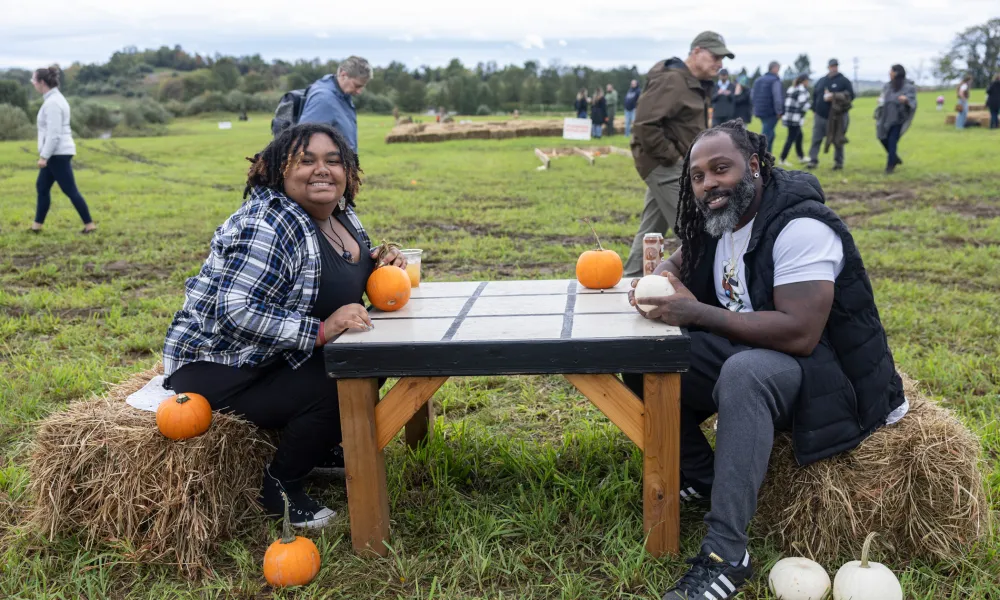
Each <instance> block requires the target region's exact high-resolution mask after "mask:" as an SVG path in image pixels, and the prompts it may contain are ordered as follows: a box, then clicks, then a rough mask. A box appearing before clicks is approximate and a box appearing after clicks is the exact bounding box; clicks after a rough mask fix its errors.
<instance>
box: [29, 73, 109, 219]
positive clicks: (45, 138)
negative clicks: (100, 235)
mask: <svg viewBox="0 0 1000 600" xmlns="http://www.w3.org/2000/svg"><path fill="white" fill-rule="evenodd" d="M31 84H32V85H33V86H35V90H37V91H38V93H39V94H41V95H42V98H43V101H42V107H41V108H40V109H39V110H38V122H37V126H38V179H37V181H36V182H35V191H36V192H37V193H38V201H37V203H36V205H35V222H34V223H33V224H32V225H31V231H32V232H33V233H41V231H42V225H43V224H44V223H45V217H46V215H48V213H49V206H50V205H51V203H52V196H51V194H50V192H51V191H52V184H54V183H58V184H59V189H61V190H62V191H63V193H64V194H66V195H67V196H69V199H70V202H72V203H73V208H75V209H76V212H77V214H79V215H80V219H81V220H82V221H83V230H82V231H81V233H90V232H92V231H94V230H95V229H97V225H95V224H94V221H93V220H92V219H91V218H90V209H89V208H87V202H86V200H84V199H83V196H82V195H81V194H80V190H78V189H77V188H76V179H75V178H74V177H73V165H72V161H73V156H74V155H76V144H75V143H74V142H73V131H72V130H71V129H70V125H69V103H68V102H66V98H65V97H63V95H62V92H60V91H59V67H56V66H52V67H48V68H43V69H38V70H36V71H35V74H34V75H33V76H32V77H31Z"/></svg>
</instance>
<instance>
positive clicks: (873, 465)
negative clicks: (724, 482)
mask: <svg viewBox="0 0 1000 600" xmlns="http://www.w3.org/2000/svg"><path fill="white" fill-rule="evenodd" d="M904 386H905V389H906V396H907V399H908V400H909V402H910V411H909V413H908V414H907V415H906V416H905V417H904V418H903V420H902V421H900V422H898V423H896V424H894V425H891V426H888V427H883V428H881V429H879V430H878V431H876V432H875V433H874V434H872V435H871V436H870V437H869V438H868V439H866V440H865V441H864V442H862V443H861V444H860V445H859V446H858V447H857V448H855V449H854V450H852V451H850V452H847V453H844V454H840V455H838V456H835V457H833V458H831V459H828V460H823V461H819V462H817V463H814V464H811V465H809V466H807V467H799V466H798V465H797V464H796V463H795V458H794V456H793V453H792V447H791V439H790V437H789V436H788V435H781V436H779V437H778V438H777V439H776V440H775V444H774V449H773V450H772V452H771V463H770V466H769V469H768V474H767V479H766V480H765V482H764V486H763V487H762V488H761V493H760V497H759V499H758V509H757V517H756V519H755V521H754V533H756V534H762V535H765V536H773V537H775V538H776V539H777V541H778V542H779V544H780V546H781V547H782V548H783V549H784V550H785V551H786V552H789V553H795V554H799V555H805V556H810V557H813V558H814V559H816V560H819V561H827V562H831V561H833V560H834V559H836V558H843V557H846V556H848V555H853V554H856V553H857V549H858V547H859V544H860V541H861V540H863V539H864V538H865V535H866V534H867V533H868V532H870V531H878V532H879V534H880V535H879V536H878V537H876V538H875V543H876V545H881V546H882V550H887V551H888V550H891V551H892V552H893V553H894V554H895V555H896V556H900V557H908V558H909V557H922V558H928V559H932V560H934V559H937V560H954V559H956V558H958V557H962V556H965V555H966V554H967V553H968V551H969V547H970V546H971V545H972V544H973V543H974V542H976V541H978V540H979V539H981V538H983V537H984V536H985V535H987V534H988V532H989V530H990V527H989V519H990V505H989V501H988V498H987V494H986V490H985V487H984V480H983V471H982V468H981V467H982V462H981V460H982V457H981V446H980V443H979V440H978V439H977V438H976V436H975V435H974V434H973V433H972V432H970V431H969V430H968V428H966V427H965V426H964V425H963V424H962V423H961V422H960V421H959V420H958V419H956V418H955V417H954V416H953V415H952V414H951V413H950V412H949V411H948V410H947V409H945V408H943V407H942V406H940V405H938V404H937V403H935V402H933V401H931V400H929V399H927V398H925V397H924V396H923V395H921V394H920V393H919V392H918V390H917V389H916V386H915V385H914V383H913V382H912V381H910V380H908V379H906V378H905V377H904Z"/></svg>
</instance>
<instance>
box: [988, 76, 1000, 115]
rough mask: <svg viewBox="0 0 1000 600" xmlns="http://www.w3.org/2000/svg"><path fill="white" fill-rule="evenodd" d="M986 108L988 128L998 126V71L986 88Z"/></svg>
mask: <svg viewBox="0 0 1000 600" xmlns="http://www.w3.org/2000/svg"><path fill="white" fill-rule="evenodd" d="M986 108H988V109H990V129H996V128H998V127H1000V73H997V74H996V75H994V76H993V83H991V84H990V87H988V88H986Z"/></svg>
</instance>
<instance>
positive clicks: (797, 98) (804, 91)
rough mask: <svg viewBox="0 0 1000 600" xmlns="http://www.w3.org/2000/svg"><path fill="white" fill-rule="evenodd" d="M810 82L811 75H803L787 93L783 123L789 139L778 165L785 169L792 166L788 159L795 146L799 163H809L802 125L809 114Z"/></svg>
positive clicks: (793, 83)
mask: <svg viewBox="0 0 1000 600" xmlns="http://www.w3.org/2000/svg"><path fill="white" fill-rule="evenodd" d="M808 82H809V74H808V73H802V74H801V75H799V76H798V77H796V78H795V81H793V82H792V85H791V87H789V88H788V91H786V92H785V116H784V117H783V118H782V119H781V122H782V123H784V124H785V127H787V128H788V139H786V140H785V147H784V149H783V150H782V151H781V161H780V162H779V163H778V164H780V165H781V166H783V167H790V166H792V165H791V163H789V162H788V161H787V160H785V159H786V158H788V151H789V150H791V149H792V144H795V153H796V154H798V155H799V162H801V163H807V162H809V161H808V160H806V158H805V153H804V152H802V125H803V123H805V120H806V114H807V113H808V112H809V106H810V104H809V89H808V88H807V87H806V83H808Z"/></svg>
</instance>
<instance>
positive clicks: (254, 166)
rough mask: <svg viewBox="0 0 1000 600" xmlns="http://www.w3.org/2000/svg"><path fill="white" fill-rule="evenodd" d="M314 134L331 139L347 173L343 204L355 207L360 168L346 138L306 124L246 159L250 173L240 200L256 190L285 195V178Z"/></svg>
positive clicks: (288, 131)
mask: <svg viewBox="0 0 1000 600" xmlns="http://www.w3.org/2000/svg"><path fill="white" fill-rule="evenodd" d="M315 134H323V135H328V136H330V139H331V140H333V145H334V146H336V147H337V150H339V151H340V160H341V162H342V163H343V165H344V171H345V172H346V173H347V187H346V188H345V189H344V200H346V201H347V204H348V205H350V206H354V198H355V196H357V194H358V188H359V187H361V172H362V171H361V166H360V165H359V164H358V154H357V152H355V151H354V150H352V149H351V145H350V144H349V143H348V142H347V138H345V137H344V136H343V135H341V134H340V132H339V131H337V130H336V129H334V128H333V127H330V126H329V125H325V124H322V123H307V124H304V125H296V126H294V127H289V128H288V129H286V130H285V131H283V132H281V134H280V135H279V136H278V137H276V138H275V139H274V140H272V141H271V143H270V144H268V145H267V147H265V148H264V149H263V150H261V151H260V152H258V153H257V154H255V155H254V157H253V158H248V159H247V160H248V161H250V170H249V171H248V172H247V186H246V188H245V189H244V190H243V197H244V198H246V197H247V196H249V195H250V191H251V190H252V189H253V188H254V187H257V186H262V187H266V188H270V189H272V190H275V191H278V192H281V193H284V191H285V177H286V176H287V175H288V173H289V172H290V171H291V170H292V169H293V168H295V165H297V164H298V162H299V161H300V160H302V156H303V155H304V154H305V151H306V149H307V147H308V146H309V140H310V139H312V136H313V135H315Z"/></svg>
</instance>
